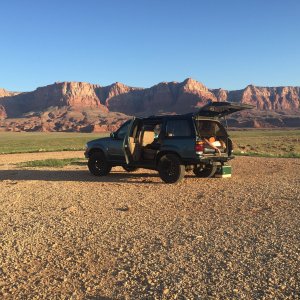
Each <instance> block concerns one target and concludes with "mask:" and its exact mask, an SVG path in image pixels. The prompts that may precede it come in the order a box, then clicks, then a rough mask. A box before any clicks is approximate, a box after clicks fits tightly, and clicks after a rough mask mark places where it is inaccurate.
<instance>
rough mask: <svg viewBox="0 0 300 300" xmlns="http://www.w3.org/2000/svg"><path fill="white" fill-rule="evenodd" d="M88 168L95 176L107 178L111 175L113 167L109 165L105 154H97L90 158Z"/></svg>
mask: <svg viewBox="0 0 300 300" xmlns="http://www.w3.org/2000/svg"><path fill="white" fill-rule="evenodd" d="M88 168H89V170H90V172H91V173H92V174H93V175H95V176H105V175H108V174H109V172H110V170H111V165H110V164H109V163H108V161H107V159H106V158H105V156H104V154H103V153H101V152H96V153H93V154H92V155H91V156H90V158H89V161H88Z"/></svg>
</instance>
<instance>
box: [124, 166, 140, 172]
mask: <svg viewBox="0 0 300 300" xmlns="http://www.w3.org/2000/svg"><path fill="white" fill-rule="evenodd" d="M122 168H123V169H124V170H125V171H126V172H135V171H137V170H138V169H139V168H136V167H129V166H123V167H122Z"/></svg>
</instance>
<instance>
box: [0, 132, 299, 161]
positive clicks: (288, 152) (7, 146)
mask: <svg viewBox="0 0 300 300" xmlns="http://www.w3.org/2000/svg"><path fill="white" fill-rule="evenodd" d="M108 135H109V133H60V132H53V133H44V132H0V140H1V144H0V154H4V153H5V154H7V153H28V152H48V151H74V150H84V146H85V144H86V142H87V141H89V140H92V139H96V138H99V137H103V136H108ZM230 135H231V137H232V140H233V143H234V154H235V155H245V156H263V157H300V130H299V129H298V130H270V129H268V130H267V129H266V130H257V129H252V130H239V131H231V132H230Z"/></svg>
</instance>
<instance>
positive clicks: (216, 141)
mask: <svg viewBox="0 0 300 300" xmlns="http://www.w3.org/2000/svg"><path fill="white" fill-rule="evenodd" d="M196 128H197V131H198V134H199V135H200V137H201V138H202V139H204V141H205V148H204V153H214V152H215V149H214V148H212V147H211V146H210V145H213V146H214V147H217V148H218V149H219V150H220V151H221V152H222V153H225V152H226V149H227V137H228V135H227V133H226V131H225V129H224V127H223V126H222V125H221V124H219V123H218V122H215V121H211V120H196Z"/></svg>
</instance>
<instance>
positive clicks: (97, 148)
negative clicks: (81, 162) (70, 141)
mask: <svg viewBox="0 0 300 300" xmlns="http://www.w3.org/2000/svg"><path fill="white" fill-rule="evenodd" d="M97 152H98V153H102V154H104V156H105V157H107V155H106V153H105V151H103V149H102V148H101V147H95V148H91V149H90V150H89V152H88V157H89V158H90V157H91V155H92V154H94V153H97Z"/></svg>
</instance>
